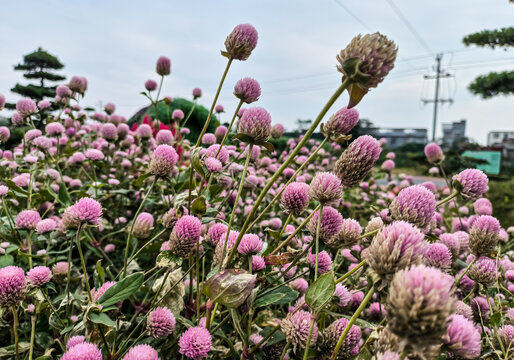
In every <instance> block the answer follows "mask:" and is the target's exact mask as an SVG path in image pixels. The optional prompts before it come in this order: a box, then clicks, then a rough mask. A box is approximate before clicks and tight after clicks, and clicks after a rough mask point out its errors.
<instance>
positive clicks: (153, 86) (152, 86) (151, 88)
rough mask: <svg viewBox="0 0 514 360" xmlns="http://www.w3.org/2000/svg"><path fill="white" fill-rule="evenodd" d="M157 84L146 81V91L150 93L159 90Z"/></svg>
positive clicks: (152, 81)
mask: <svg viewBox="0 0 514 360" xmlns="http://www.w3.org/2000/svg"><path fill="white" fill-rule="evenodd" d="M157 86H158V85H157V82H156V81H155V80H151V79H150V80H146V81H145V89H146V90H148V91H154V90H157Z"/></svg>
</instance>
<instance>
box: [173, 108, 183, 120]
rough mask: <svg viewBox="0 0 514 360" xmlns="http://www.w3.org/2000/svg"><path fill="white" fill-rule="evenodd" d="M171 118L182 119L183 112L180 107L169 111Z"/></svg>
mask: <svg viewBox="0 0 514 360" xmlns="http://www.w3.org/2000/svg"><path fill="white" fill-rule="evenodd" d="M171 118H172V119H173V120H177V121H180V120H183V119H184V112H183V111H182V110H180V109H176V110H173V112H172V113H171Z"/></svg>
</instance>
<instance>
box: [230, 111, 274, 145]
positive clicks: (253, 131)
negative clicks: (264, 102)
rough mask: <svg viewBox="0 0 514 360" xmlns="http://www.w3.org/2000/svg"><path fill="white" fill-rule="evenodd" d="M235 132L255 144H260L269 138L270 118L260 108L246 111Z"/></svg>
mask: <svg viewBox="0 0 514 360" xmlns="http://www.w3.org/2000/svg"><path fill="white" fill-rule="evenodd" d="M237 132H238V133H239V134H244V135H248V136H249V137H250V138H251V139H252V141H253V142H254V143H255V144H261V143H264V142H266V141H268V139H269V138H270V136H271V116H270V114H269V113H268V112H267V111H266V110H265V109H263V108H261V107H253V108H249V109H246V111H245V112H244V114H243V116H241V119H239V123H238V127H237Z"/></svg>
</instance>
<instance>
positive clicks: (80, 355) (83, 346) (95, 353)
mask: <svg viewBox="0 0 514 360" xmlns="http://www.w3.org/2000/svg"><path fill="white" fill-rule="evenodd" d="M102 359H103V357H102V351H101V350H100V349H99V348H98V346H96V345H95V344H90V343H88V342H83V343H80V344H77V345H75V346H72V347H70V348H69V349H68V350H67V351H66V352H65V353H64V354H63V355H62V357H61V360H102Z"/></svg>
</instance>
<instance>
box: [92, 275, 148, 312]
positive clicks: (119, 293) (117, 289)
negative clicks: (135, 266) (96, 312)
mask: <svg viewBox="0 0 514 360" xmlns="http://www.w3.org/2000/svg"><path fill="white" fill-rule="evenodd" d="M144 278H145V276H144V275H143V274H142V273H140V272H138V273H134V274H132V275H129V276H127V277H126V278H125V279H123V280H121V281H120V282H118V283H117V284H115V285H113V286H111V287H110V288H109V289H107V291H106V292H105V293H104V294H103V295H102V297H100V299H99V300H98V303H99V304H100V305H102V306H103V307H107V306H111V305H114V304H116V303H118V302H120V301H123V300H125V299H126V298H128V297H129V296H131V295H132V294H134V293H135V292H136V291H137V290H138V289H139V288H140V287H141V285H142V284H143V281H144Z"/></svg>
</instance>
